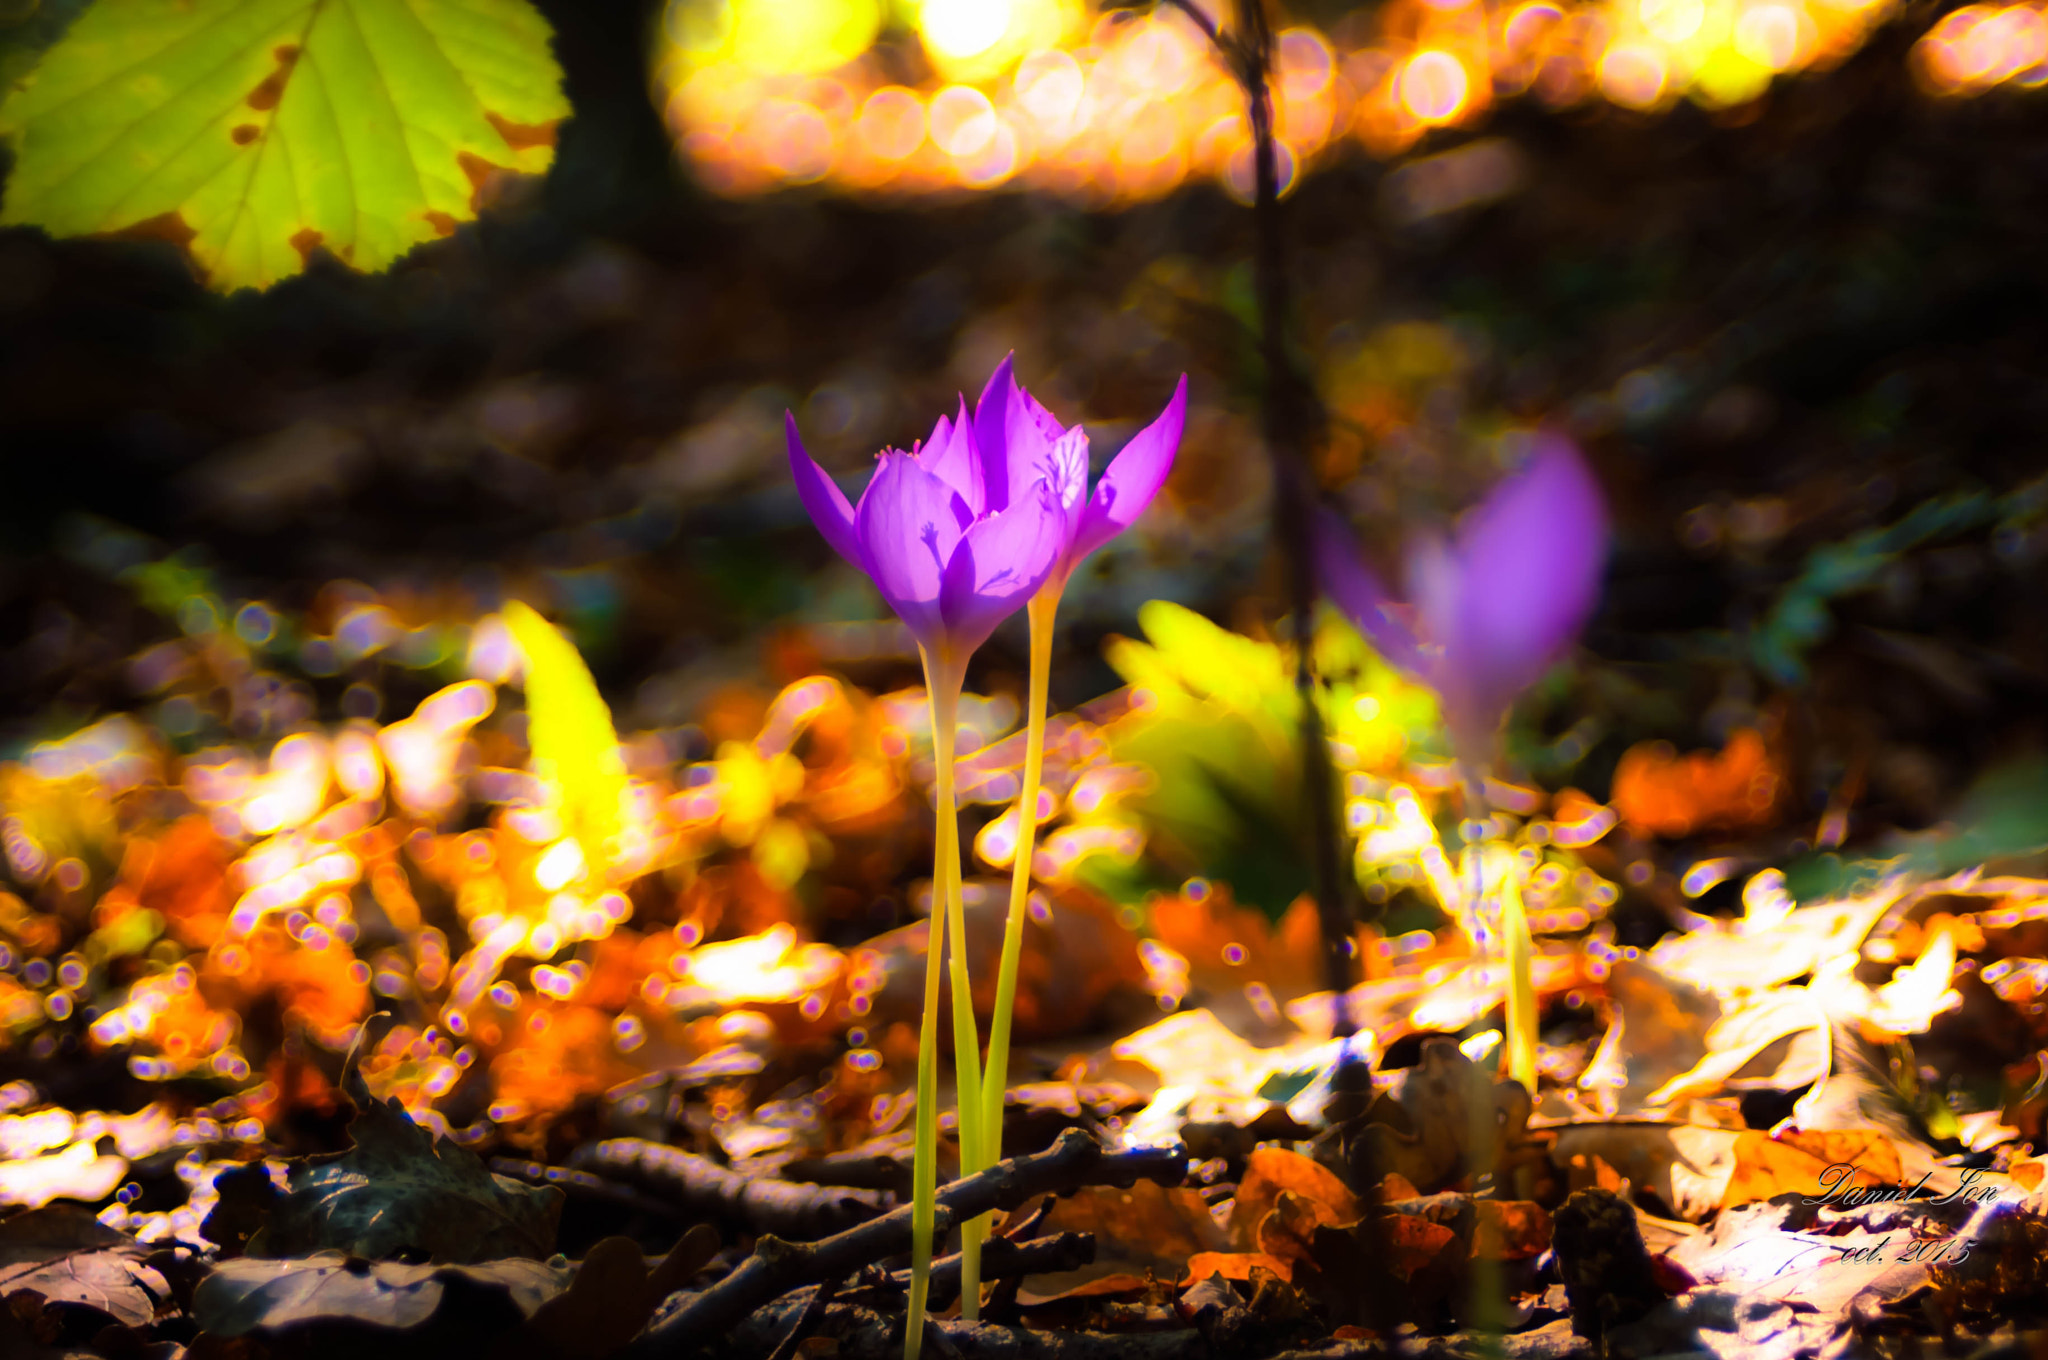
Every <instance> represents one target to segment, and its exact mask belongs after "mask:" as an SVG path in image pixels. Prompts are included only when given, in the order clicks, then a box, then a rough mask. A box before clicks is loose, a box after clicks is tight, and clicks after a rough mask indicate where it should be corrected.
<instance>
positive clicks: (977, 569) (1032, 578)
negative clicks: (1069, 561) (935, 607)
mask: <svg viewBox="0 0 2048 1360" xmlns="http://www.w3.org/2000/svg"><path fill="white" fill-rule="evenodd" d="M1066 530H1067V517H1066V512H1065V511H1064V509H1063V508H1062V507H1061V505H1060V503H1059V498H1058V494H1057V493H1056V492H1055V491H1054V490H1053V488H1052V485H1051V483H1049V482H1046V481H1043V480H1041V481H1039V482H1037V483H1035V484H1034V485H1033V486H1032V488H1031V489H1030V490H1029V491H1028V492H1027V493H1026V494H1025V495H1024V496H1023V497H1022V498H1021V499H1019V500H1018V501H1017V502H1016V503H1015V504H1013V505H1011V506H1010V508H1009V509H1007V510H1002V511H998V512H997V513H996V514H993V515H990V516H988V517H987V518H986V519H983V520H981V521H979V522H977V523H976V524H975V525H974V527H973V528H971V529H969V530H968V531H967V532H966V533H965V534H962V535H961V537H960V546H959V547H958V548H957V549H955V550H954V553H953V560H952V561H951V562H949V563H947V565H946V580H945V587H944V590H943V593H942V596H941V604H940V610H939V612H940V614H941V615H942V616H943V617H944V619H945V626H946V635H947V637H948V638H949V639H951V641H952V642H953V644H954V645H955V646H956V647H959V648H961V649H964V650H971V649H973V648H975V647H979V646H980V645H981V644H982V643H983V642H985V641H987V640H988V635H989V634H990V633H992V632H994V631H995V626H996V625H997V624H999V623H1001V622H1002V621H1003V620H1004V619H1006V618H1008V617H1009V616H1010V615H1011V614H1013V613H1015V612H1016V611H1017V610H1018V609H1020V608H1022V607H1023V605H1024V604H1025V603H1026V602H1027V601H1029V600H1030V598H1031V597H1032V596H1033V595H1035V594H1036V593H1037V592H1038V588H1039V587H1040V586H1042V585H1044V584H1045V578H1046V577H1047V576H1048V575H1050V574H1051V572H1052V569H1053V564H1054V563H1055V562H1056V561H1058V559H1059V555H1060V549H1061V548H1062V547H1063V546H1065V544H1066V538H1067V532H1066Z"/></svg>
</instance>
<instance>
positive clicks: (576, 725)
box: [505, 600, 626, 865]
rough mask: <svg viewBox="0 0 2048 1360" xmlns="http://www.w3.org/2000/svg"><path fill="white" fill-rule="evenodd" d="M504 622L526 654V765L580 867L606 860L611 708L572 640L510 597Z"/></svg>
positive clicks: (621, 767)
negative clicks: (554, 796) (556, 801)
mask: <svg viewBox="0 0 2048 1360" xmlns="http://www.w3.org/2000/svg"><path fill="white" fill-rule="evenodd" d="M505 626H506V627H508V628H510V629H511V630H512V636H513V638H514V639H516V640H517V641H518V643H519V650H520V651H521V652H522V653H524V655H525V657H526V717H527V734H526V735H527V744H528V745H529V746H531V747H532V748H533V768H534V773H536V774H538V775H539V776H540V777H541V778H542V779H543V780H546V781H547V782H548V783H550V784H551V785H553V786H554V788H555V789H556V790H557V791H558V794H559V796H560V799H561V812H562V825H563V829H564V830H566V831H567V832H568V833H569V834H570V835H572V836H574V837H575V838H576V839H577V841H578V842H579V843H580V844H581V845H582V849H583V859H584V862H585V863H586V864H590V865H603V864H606V863H607V862H609V860H610V857H611V854H612V851H613V849H614V845H613V843H614V841H615V840H616V839H617V837H618V834H619V829H620V807H619V805H620V803H621V801H622V800H623V799H624V798H625V794H626V764H625V761H624V760H623V759H622V758H621V757H620V755H619V736H618V733H617V732H616V731H614V730H613V728H612V714H611V710H610V709H609V708H607V707H605V702H604V697H603V696H602V695H600V694H599V693H598V692H597V682H596V681H594V680H592V679H591V678H590V668H589V667H588V666H586V665H584V664H583V658H582V657H581V656H579V655H578V654H577V652H576V647H575V644H574V643H572V642H570V641H569V639H568V638H566V637H564V636H562V634H561V633H560V632H559V631H557V630H556V628H555V626H554V625H553V624H551V623H549V622H548V621H547V620H546V619H544V618H542V617H541V616H540V615H539V614H536V613H535V612H534V611H533V610H532V609H530V608H529V607H527V606H526V605H524V604H521V603H520V602H519V601H517V600H513V601H511V602H510V603H508V604H507V605H506V606H505Z"/></svg>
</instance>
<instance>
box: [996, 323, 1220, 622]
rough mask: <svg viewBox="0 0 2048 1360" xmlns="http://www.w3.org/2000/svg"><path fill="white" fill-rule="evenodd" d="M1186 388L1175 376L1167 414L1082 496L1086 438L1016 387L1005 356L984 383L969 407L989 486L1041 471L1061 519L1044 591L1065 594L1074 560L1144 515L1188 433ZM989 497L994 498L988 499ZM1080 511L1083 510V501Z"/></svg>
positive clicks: (1012, 487)
mask: <svg viewBox="0 0 2048 1360" xmlns="http://www.w3.org/2000/svg"><path fill="white" fill-rule="evenodd" d="M1187 414H1188V380H1187V375H1185V374H1183V375H1181V380H1180V382H1179V383H1178V384H1177V385H1176V386H1175V387H1174V389H1173V396H1172V398H1171V399H1169V400H1168V401H1167V403H1166V409H1165V410H1164V411H1162V412H1160V413H1159V416H1158V418H1157V419H1155V420H1154V421H1153V422H1152V423H1151V424H1150V425H1147V426H1146V427H1145V428H1144V429H1142V430H1140V431H1138V432H1137V433H1136V434H1134V435H1132V436H1131V438H1130V441H1129V442H1128V443H1126V444H1125V445H1124V446H1123V449H1122V450H1121V451H1120V452H1118V454H1117V456H1116V457H1115V458H1114V459H1112V460H1110V464H1109V467H1108V469H1107V470H1105V471H1104V472H1103V474H1102V480H1101V481H1099V482H1097V483H1096V484H1095V491H1094V493H1093V494H1092V495H1090V494H1089V492H1088V435H1087V432H1086V431H1084V430H1083V429H1082V428H1081V427H1080V426H1079V425H1076V426H1074V427H1073V428H1072V429H1067V428H1066V427H1065V426H1063V425H1061V424H1060V423H1059V421H1058V420H1057V419H1055V418H1054V417H1053V414H1052V412H1050V411H1048V410H1046V409H1045V407H1043V406H1041V405H1040V404H1039V403H1038V400H1037V399H1036V398H1034V397H1033V396H1032V395H1031V394H1030V393H1029V392H1027V391H1025V390H1024V389H1023V387H1022V386H1020V385H1019V384H1018V382H1017V376H1016V374H1015V372H1014V371H1013V370H1012V367H1011V357H1010V356H1005V357H1004V359H1003V361H1002V362H1001V363H1000V364H997V365H996V371H995V372H994V373H992V374H991V375H989V380H988V386H987V387H985V388H983V389H982V393H981V400H980V401H978V402H976V403H975V407H974V436H975V440H976V442H977V443H978V444H979V445H980V447H981V451H982V459H983V467H984V469H985V470H986V471H985V476H986V477H987V480H988V484H989V486H990V487H991V488H994V487H995V486H996V485H997V484H998V483H1001V484H1004V485H1005V486H1006V487H1008V488H1009V490H1008V491H1007V492H1006V494H1009V495H1015V494H1017V491H1016V488H1018V487H1020V486H1022V485H1023V484H1024V483H1025V482H1026V481H1027V480H1028V479H1029V478H1031V477H1033V476H1034V475H1038V474H1039V470H1040V469H1045V470H1047V472H1046V475H1048V476H1049V478H1050V480H1051V481H1052V484H1053V488H1054V491H1055V492H1056V493H1057V494H1058V496H1059V499H1060V506H1061V509H1062V510H1063V511H1064V512H1065V516H1066V535H1065V543H1064V544H1063V546H1062V548H1061V550H1060V555H1059V560H1058V562H1057V563H1055V564H1054V566H1053V570H1052V573H1051V575H1050V576H1049V577H1048V578H1047V585H1048V586H1049V587H1050V588H1051V589H1052V590H1054V591H1059V590H1061V589H1064V588H1065V586H1066V583H1067V578H1068V577H1069V576H1071V575H1072V574H1073V571H1074V568H1075V567H1077V566H1079V565H1080V564H1081V559H1082V558H1084V557H1086V556H1088V554H1089V553H1092V552H1094V551H1095V550H1096V549H1097V548H1099V547H1101V546H1102V545H1103V544H1105V543H1107V542H1109V540H1111V539H1112V538H1115V537H1116V536H1117V535H1118V534H1120V533H1122V532H1123V531H1124V530H1126V529H1128V528H1130V527H1131V525H1132V524H1134V523H1136V522H1137V519H1138V516H1139V515H1142V514H1143V513H1145V507H1147V506H1148V505H1150V504H1151V503H1152V498H1153V497H1154V496H1156V495H1158V494H1159V488H1160V487H1162V486H1164V485H1165V484H1166V475H1167V473H1169V472H1171V471H1173V458H1174V454H1175V453H1177V452H1178V451H1179V449H1180V437H1181V432H1182V430H1183V429H1184V428H1185V427H1186V425H1187ZM991 494H992V495H993V494H994V492H993V490H992V491H991ZM1084 497H1085V498H1086V499H1085V503H1084V499H1083V498H1084Z"/></svg>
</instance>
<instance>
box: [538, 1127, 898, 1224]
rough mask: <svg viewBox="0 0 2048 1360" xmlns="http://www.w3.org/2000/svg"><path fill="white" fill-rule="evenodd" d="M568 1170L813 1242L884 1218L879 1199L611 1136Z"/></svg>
mask: <svg viewBox="0 0 2048 1360" xmlns="http://www.w3.org/2000/svg"><path fill="white" fill-rule="evenodd" d="M569 1165H570V1166H571V1167H572V1168H574V1169H575V1170H577V1171H583V1172H589V1173H593V1174H595V1175H597V1176H598V1177H600V1178H602V1179H605V1180H613V1181H624V1182H625V1183H627V1184H629V1185H632V1186H636V1187H637V1188H639V1189H640V1190H642V1191H645V1192H646V1193H647V1194H650V1195H653V1196H655V1197H657V1198H659V1199H661V1200H664V1201H666V1202H667V1203H670V1204H673V1205H675V1206H676V1207H678V1208H679V1209H682V1210H684V1211H686V1212H688V1213H691V1214H695V1215H698V1216H700V1217H703V1218H716V1219H720V1220H723V1221H725V1222H728V1223H733V1224H737V1225H742V1226H745V1227H747V1228H750V1229H752V1230H754V1231H756V1232H769V1233H774V1234H776V1235H777V1236H779V1237H783V1238H788V1239H793V1240H798V1241H809V1240H813V1239H816V1238H820V1237H828V1236H830V1235H831V1234H833V1233H836V1232H842V1231H844V1230H845V1229H847V1228H850V1227H853V1226H854V1225H855V1224H858V1223H865V1222H867V1221H868V1220H869V1219H872V1218H874V1217H875V1216H876V1215H877V1214H879V1213H881V1212H882V1208H883V1201H882V1196H881V1193H880V1192H878V1191H874V1190H847V1189H840V1188H835V1187H832V1186H823V1185H805V1184H801V1183H799V1182H796V1181H783V1180H770V1179H768V1178H765V1177H749V1176H742V1175H740V1174H739V1173H738V1172H736V1171H731V1170H728V1169H726V1168H725V1167H722V1166H720V1165H719V1164H718V1163H716V1162H714V1161H712V1160H711V1159H710V1158H708V1157H699V1156H698V1155H696V1154H695V1153H693V1152H683V1151H680V1150H678V1149H676V1148H672V1147H668V1146H666V1145H665V1144H662V1143H651V1142H648V1141H647V1140H646V1139H644V1138H612V1139H608V1140H606V1141H605V1142H602V1143H597V1144H594V1145H591V1146H587V1147H580V1148H578V1149H576V1151H575V1153H574V1154H573V1155H572V1156H571V1157H570V1158H569Z"/></svg>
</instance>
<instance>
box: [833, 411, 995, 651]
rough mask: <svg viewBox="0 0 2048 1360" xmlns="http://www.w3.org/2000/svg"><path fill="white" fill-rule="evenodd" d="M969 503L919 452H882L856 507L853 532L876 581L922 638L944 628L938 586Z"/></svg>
mask: <svg viewBox="0 0 2048 1360" xmlns="http://www.w3.org/2000/svg"><path fill="white" fill-rule="evenodd" d="M965 511H966V506H965V505H964V503H962V501H961V499H960V496H959V495H958V494H957V493H956V492H955V491H954V490H953V489H952V488H951V487H949V486H947V485H946V484H945V483H944V482H942V481H940V480H939V479H938V478H937V477H934V476H933V475H932V474H931V473H929V472H926V471H925V470H924V469H923V468H922V467H919V466H918V464H917V460H916V458H914V457H913V456H911V455H910V454H907V453H896V452H893V451H890V452H885V453H883V454H882V458H881V466H880V467H879V468H878V469H876V472H875V479H874V481H872V482H870V483H869V484H868V489H867V493H866V494H865V495H863V496H862V497H861V498H860V508H859V509H858V510H856V511H855V512H854V520H853V527H854V536H855V537H856V538H857V539H858V540H859V544H860V551H861V553H862V560H863V561H864V562H865V564H866V566H867V571H868V574H869V575H870V576H872V577H874V580H875V586H876V588H877V589H879V590H880V591H881V592H882V598H883V599H885V600H887V601H888V602H889V606H890V608H892V609H894V610H895V611H896V613H897V614H898V615H899V616H900V617H901V618H902V619H903V622H904V623H906V624H908V625H909V626H910V631H911V632H912V633H913V634H915V635H916V636H917V639H918V640H919V641H920V642H925V643H931V642H934V641H936V640H937V639H938V638H939V637H940V635H941V633H942V631H943V629H942V624H941V620H940V616H939V588H940V583H941V581H942V580H943V579H944V576H945V570H946V563H947V562H948V561H950V560H951V559H952V557H953V550H954V548H955V547H957V546H958V545H959V542H960V535H961V532H962V528H963V525H964V524H965V523H966V522H967V519H968V517H967V516H966V513H965Z"/></svg>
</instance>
